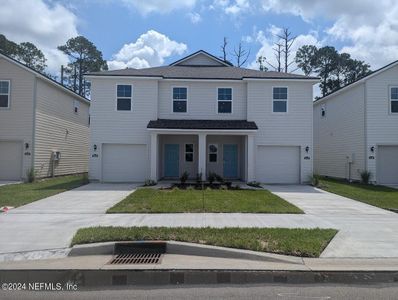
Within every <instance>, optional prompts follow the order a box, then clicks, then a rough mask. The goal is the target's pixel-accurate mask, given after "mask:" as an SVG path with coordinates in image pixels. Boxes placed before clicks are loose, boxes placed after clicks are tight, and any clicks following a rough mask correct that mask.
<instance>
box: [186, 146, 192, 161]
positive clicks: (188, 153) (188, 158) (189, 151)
mask: <svg viewBox="0 0 398 300" xmlns="http://www.w3.org/2000/svg"><path fill="white" fill-rule="evenodd" d="M185 161H186V162H193V144H185Z"/></svg>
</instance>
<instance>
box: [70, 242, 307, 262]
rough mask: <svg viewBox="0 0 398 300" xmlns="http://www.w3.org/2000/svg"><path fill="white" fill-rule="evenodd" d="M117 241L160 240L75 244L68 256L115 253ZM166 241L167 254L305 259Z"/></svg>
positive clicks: (289, 260) (263, 259)
mask: <svg viewBox="0 0 398 300" xmlns="http://www.w3.org/2000/svg"><path fill="white" fill-rule="evenodd" d="M116 243H123V244H126V243H129V244H134V243H159V241H143V242H132V241H127V242H123V241H120V242H105V243H95V244H84V245H75V246H73V247H72V249H71V251H70V252H69V255H68V256H83V255H113V254H114V247H115V244H116ZM164 243H166V254H180V255H196V256H207V257H221V258H237V259H247V260H257V261H268V262H278V263H289V264H300V265H303V264H304V262H303V259H302V258H301V257H296V256H287V255H280V254H273V253H265V252H256V251H251V250H244V249H233V248H226V247H218V246H210V245H201V244H194V243H186V242H176V241H164Z"/></svg>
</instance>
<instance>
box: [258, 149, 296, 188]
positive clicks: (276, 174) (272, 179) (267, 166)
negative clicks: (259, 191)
mask: <svg viewBox="0 0 398 300" xmlns="http://www.w3.org/2000/svg"><path fill="white" fill-rule="evenodd" d="M256 180H257V181H260V182H265V183H299V182H300V148H299V147H287V146H258V148H257V156H256Z"/></svg>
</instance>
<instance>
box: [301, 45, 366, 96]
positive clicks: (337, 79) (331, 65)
mask: <svg viewBox="0 0 398 300" xmlns="http://www.w3.org/2000/svg"><path fill="white" fill-rule="evenodd" d="M295 60H296V63H297V66H298V67H299V68H300V69H301V70H302V71H303V72H304V74H306V75H312V74H315V75H317V76H319V77H320V78H321V83H320V88H321V91H322V96H325V95H327V94H329V93H331V92H333V91H335V90H336V89H339V88H341V87H343V86H344V85H347V84H349V83H351V82H354V81H355V80H357V79H358V78H361V77H363V76H365V75H367V74H368V73H369V72H370V66H369V65H368V64H366V63H365V62H363V61H359V60H356V59H352V58H351V56H350V55H349V54H348V53H338V52H337V50H336V49H335V48H334V47H331V46H325V47H322V48H319V49H318V48H317V47H315V46H312V45H305V46H302V47H301V48H300V49H298V51H297V53H296V58H295Z"/></svg>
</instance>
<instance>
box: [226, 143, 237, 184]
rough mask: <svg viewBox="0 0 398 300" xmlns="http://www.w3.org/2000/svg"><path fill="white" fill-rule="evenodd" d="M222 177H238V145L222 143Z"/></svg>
mask: <svg viewBox="0 0 398 300" xmlns="http://www.w3.org/2000/svg"><path fill="white" fill-rule="evenodd" d="M223 149H224V150H223V159H224V160H223V161H224V177H225V178H238V145H236V144H225V145H223Z"/></svg>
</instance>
